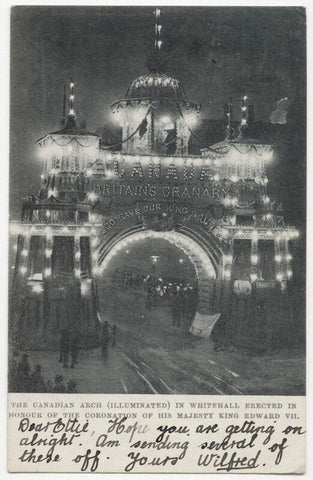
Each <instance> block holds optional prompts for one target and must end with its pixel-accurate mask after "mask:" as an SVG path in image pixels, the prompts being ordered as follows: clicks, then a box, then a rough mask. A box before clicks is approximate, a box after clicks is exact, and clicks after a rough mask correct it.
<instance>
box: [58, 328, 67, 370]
mask: <svg viewBox="0 0 313 480" xmlns="http://www.w3.org/2000/svg"><path fill="white" fill-rule="evenodd" d="M69 350H70V338H69V334H68V330H62V331H61V338H60V359H59V363H61V362H63V368H66V367H68V364H67V362H68V355H69Z"/></svg>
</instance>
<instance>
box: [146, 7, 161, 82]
mask: <svg viewBox="0 0 313 480" xmlns="http://www.w3.org/2000/svg"><path fill="white" fill-rule="evenodd" d="M161 31H162V25H161V9H160V8H156V9H155V10H154V49H153V53H152V54H151V55H149V56H148V58H147V62H146V65H147V67H148V68H149V70H150V72H158V73H161V72H163V71H164V69H165V58H164V55H163V53H162V51H161V47H162V45H163V41H162V40H161Z"/></svg>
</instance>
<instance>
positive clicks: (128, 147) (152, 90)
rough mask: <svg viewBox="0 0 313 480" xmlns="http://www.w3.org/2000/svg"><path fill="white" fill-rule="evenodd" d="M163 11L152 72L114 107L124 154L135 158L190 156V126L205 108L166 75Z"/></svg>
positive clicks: (157, 18)
mask: <svg viewBox="0 0 313 480" xmlns="http://www.w3.org/2000/svg"><path fill="white" fill-rule="evenodd" d="M161 28H162V26H161V24H160V9H156V10H155V41H154V52H153V54H152V55H150V56H149V58H148V60H147V66H148V68H149V70H150V72H149V73H147V74H146V75H142V76H140V77H138V78H136V79H135V80H133V81H132V82H131V84H130V86H129V88H128V89H127V92H126V94H125V98H124V99H122V100H119V101H117V102H115V103H114V104H113V105H112V111H113V114H114V116H115V118H116V119H117V121H118V122H119V123H120V125H121V126H122V128H123V140H122V142H123V143H122V145H123V148H122V150H123V152H124V153H131V154H161V155H179V156H184V155H187V154H188V140H189V136H190V126H191V125H193V124H195V123H196V122H197V118H198V116H199V113H200V110H201V105H199V104H196V103H193V102H191V101H189V100H188V99H187V97H186V94H185V91H184V88H183V86H182V84H181V83H180V82H179V80H176V79H175V78H172V77H170V76H168V75H167V74H165V73H164V71H163V70H164V57H162V54H161V52H160V50H161V46H162V43H163V42H162V40H161V37H160V33H161Z"/></svg>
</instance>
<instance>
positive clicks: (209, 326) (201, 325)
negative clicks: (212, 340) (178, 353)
mask: <svg viewBox="0 0 313 480" xmlns="http://www.w3.org/2000/svg"><path fill="white" fill-rule="evenodd" d="M220 316H221V314H220V313H215V314H214V315H202V314H201V313H199V312H197V313H196V316H195V318H194V319H193V322H192V324H191V327H190V329H189V332H190V333H191V334H192V335H194V336H195V337H200V338H209V336H210V335H211V333H212V330H213V327H214V325H215V324H216V322H217V320H218V319H219V318H220Z"/></svg>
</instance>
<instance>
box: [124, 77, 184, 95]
mask: <svg viewBox="0 0 313 480" xmlns="http://www.w3.org/2000/svg"><path fill="white" fill-rule="evenodd" d="M125 98H126V99H131V98H133V99H135V98H138V99H139V98H149V99H155V100H157V99H174V100H186V94H185V90H184V88H183V86H182V84H181V82H180V81H179V80H176V79H175V78H172V77H169V76H168V75H166V74H165V73H160V72H150V73H147V74H146V75H142V76H140V77H138V78H136V79H135V80H133V82H132V83H131V84H130V86H129V87H128V90H127V92H126V95H125Z"/></svg>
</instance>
